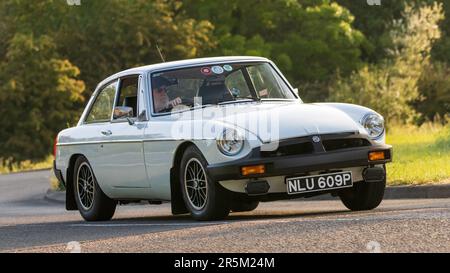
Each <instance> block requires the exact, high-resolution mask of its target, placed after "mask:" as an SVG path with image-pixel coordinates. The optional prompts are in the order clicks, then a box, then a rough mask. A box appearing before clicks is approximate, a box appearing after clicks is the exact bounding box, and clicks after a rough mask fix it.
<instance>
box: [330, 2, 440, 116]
mask: <svg viewBox="0 0 450 273" xmlns="http://www.w3.org/2000/svg"><path fill="white" fill-rule="evenodd" d="M443 17H444V15H443V12H442V5H440V4H437V3H434V4H433V5H431V6H423V5H421V6H417V7H415V6H409V5H407V6H406V7H405V11H404V13H403V18H404V19H400V20H396V21H394V23H393V26H394V27H393V29H392V30H391V32H390V35H391V40H392V42H393V48H392V49H391V50H390V51H389V52H388V55H389V56H390V59H387V60H385V61H384V62H383V63H381V64H380V65H367V66H365V67H364V68H362V69H361V70H359V71H358V72H355V73H354V74H353V75H352V76H351V77H349V78H348V79H338V81H337V84H336V85H335V86H333V87H332V91H331V98H330V99H331V100H336V101H346V102H350V103H356V104H361V105H367V106H370V107H372V108H374V109H375V110H377V111H379V112H380V113H381V114H383V115H384V116H385V117H386V118H387V120H391V121H392V120H399V121H403V122H407V121H411V120H412V118H413V117H414V114H415V111H414V109H413V108H412V107H411V103H412V102H413V101H415V100H417V99H418V98H419V92H418V82H419V79H420V77H421V75H422V73H423V71H424V70H425V69H426V68H427V67H428V66H429V65H430V52H431V49H432V45H433V42H434V41H435V40H437V39H438V38H439V37H440V29H439V27H438V24H439V21H441V20H442V19H443Z"/></svg>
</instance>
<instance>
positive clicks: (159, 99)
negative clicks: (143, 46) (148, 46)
mask: <svg viewBox="0 0 450 273" xmlns="http://www.w3.org/2000/svg"><path fill="white" fill-rule="evenodd" d="M151 86H152V88H151V89H152V91H151V95H152V99H153V109H154V112H155V113H165V112H171V111H174V110H175V111H181V110H188V109H191V108H192V107H197V106H202V105H216V104H222V103H233V102H240V101H247V100H270V99H288V100H292V99H295V95H294V94H293V93H292V91H291V90H290V88H289V87H288V85H287V84H286V83H285V82H284V80H283V79H282V78H281V77H280V75H279V74H278V73H277V72H276V71H275V70H274V68H273V67H272V66H271V65H270V64H269V63H222V64H214V65H205V66H198V67H189V68H182V69H176V70H170V71H164V72H160V73H153V74H152V75H151Z"/></svg>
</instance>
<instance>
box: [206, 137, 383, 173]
mask: <svg viewBox="0 0 450 273" xmlns="http://www.w3.org/2000/svg"><path fill="white" fill-rule="evenodd" d="M374 151H384V153H385V159H384V160H377V161H369V158H368V156H369V153H370V152H374ZM391 161H392V146H390V145H386V144H378V145H372V146H367V147H358V148H350V149H342V150H337V151H330V152H317V153H312V154H308V155H293V156H283V157H270V158H267V157H263V156H261V153H260V149H259V148H255V149H253V150H252V151H251V152H250V154H249V155H248V156H246V157H245V158H242V159H239V160H234V161H231V162H226V163H219V164H211V165H209V166H208V167H207V169H208V173H209V175H210V176H211V178H212V179H213V180H215V181H225V180H240V179H250V178H262V177H271V176H287V175H294V174H308V173H310V172H315V171H326V170H336V169H343V168H351V167H364V166H367V167H369V166H375V165H381V164H385V163H388V162H391ZM261 164H264V166H265V173H264V174H254V175H247V176H243V175H242V173H241V168H242V167H244V166H253V165H261Z"/></svg>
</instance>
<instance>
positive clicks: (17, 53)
mask: <svg viewBox="0 0 450 273" xmlns="http://www.w3.org/2000/svg"><path fill="white" fill-rule="evenodd" d="M78 74H79V70H78V68H77V67H75V66H73V65H72V64H71V63H70V62H69V61H68V60H65V59H61V58H59V57H58V55H57V54H56V53H55V44H54V42H53V41H52V39H51V38H50V37H48V36H45V35H43V36H40V37H38V38H35V37H33V35H25V34H17V35H15V36H14V37H13V38H12V39H11V41H10V42H9V46H8V48H7V53H6V57H5V59H4V60H3V61H2V62H1V63H0V105H1V106H2V107H1V108H0V124H2V130H0V146H1V147H2V149H1V151H0V158H1V159H2V160H4V161H8V162H14V161H15V162H17V161H19V162H20V161H22V160H27V159H30V160H40V159H43V158H45V157H46V156H47V155H48V154H50V153H51V151H52V143H53V139H54V137H55V135H56V133H57V132H58V131H59V130H61V129H63V128H65V127H66V124H67V123H73V122H74V121H75V120H76V118H77V117H78V115H79V111H78V109H79V107H80V103H81V102H83V96H82V95H83V91H84V84H83V82H82V81H79V80H77V76H78Z"/></svg>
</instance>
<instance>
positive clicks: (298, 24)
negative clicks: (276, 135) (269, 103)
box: [182, 0, 364, 95]
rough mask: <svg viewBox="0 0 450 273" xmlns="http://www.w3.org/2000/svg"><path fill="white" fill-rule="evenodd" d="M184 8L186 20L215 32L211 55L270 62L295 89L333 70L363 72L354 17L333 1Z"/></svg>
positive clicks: (235, 1) (203, 3) (201, 0)
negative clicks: (262, 58) (254, 57)
mask: <svg viewBox="0 0 450 273" xmlns="http://www.w3.org/2000/svg"><path fill="white" fill-rule="evenodd" d="M183 3H184V5H183V7H182V9H183V10H184V12H185V13H186V14H187V15H188V16H191V17H194V18H199V19H202V20H208V21H210V22H211V23H213V25H214V26H215V29H214V37H216V40H217V41H218V43H216V47H215V48H214V49H212V50H211V51H210V52H209V55H261V56H265V57H269V58H271V59H273V60H274V61H275V62H276V63H277V64H278V65H279V66H280V68H281V69H282V70H283V72H284V74H286V76H287V77H288V78H289V79H290V80H291V81H292V82H293V83H294V84H296V85H299V84H305V83H314V82H327V81H328V80H329V79H330V76H332V75H333V74H334V73H335V71H336V69H339V70H340V71H341V73H342V75H349V74H350V73H351V72H352V71H354V70H355V69H358V68H359V67H360V66H361V61H360V55H361V47H362V44H363V43H364V36H363V35H362V33H361V32H359V31H358V30H356V29H354V28H353V26H352V23H353V20H354V17H353V16H352V14H351V13H350V12H349V11H348V10H347V9H345V8H343V7H342V6H339V5H338V4H336V3H334V2H332V1H327V0H311V1H293V0H275V1H273V0H259V1H257V0H251V1H239V0H229V1H226V2H223V1H207V0H188V1H185V2H183ZM306 95H307V94H306ZM325 95H326V94H325Z"/></svg>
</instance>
